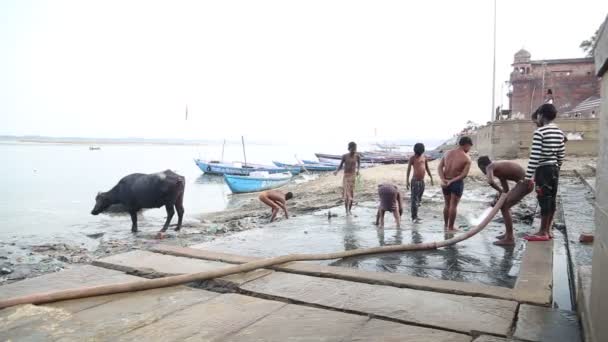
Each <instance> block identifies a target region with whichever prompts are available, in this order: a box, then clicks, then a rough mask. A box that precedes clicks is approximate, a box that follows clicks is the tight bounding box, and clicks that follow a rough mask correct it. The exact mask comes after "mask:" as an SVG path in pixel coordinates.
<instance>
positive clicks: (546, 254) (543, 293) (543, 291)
mask: <svg viewBox="0 0 608 342" xmlns="http://www.w3.org/2000/svg"><path fill="white" fill-rule="evenodd" d="M552 289H553V240H551V241H543V242H528V243H527V244H526V252H525V253H524V256H523V258H522V261H521V268H520V270H519V276H518V277H517V282H516V283H515V288H514V289H513V292H514V296H515V299H516V300H517V301H519V302H523V303H530V304H538V305H550V304H551V302H552V294H553V290H552Z"/></svg>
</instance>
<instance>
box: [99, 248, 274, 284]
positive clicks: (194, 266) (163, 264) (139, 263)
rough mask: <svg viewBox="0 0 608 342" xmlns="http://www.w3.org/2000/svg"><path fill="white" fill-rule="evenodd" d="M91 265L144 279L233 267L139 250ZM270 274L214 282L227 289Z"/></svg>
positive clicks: (263, 272)
mask: <svg viewBox="0 0 608 342" xmlns="http://www.w3.org/2000/svg"><path fill="white" fill-rule="evenodd" d="M93 264H94V265H96V266H100V267H106V268H109V269H114V270H119V271H123V272H127V273H134V274H137V275H140V276H146V277H164V276H169V275H177V274H185V273H198V272H205V271H211V270H217V269H221V268H226V267H230V266H234V265H231V264H227V263H223V262H217V261H209V260H199V259H192V258H183V257H177V256H171V255H164V254H160V253H153V252H148V251H141V250H137V251H131V252H127V253H122V254H116V255H112V256H109V257H106V258H103V259H99V260H96V261H94V262H93ZM270 273H272V271H271V270H266V269H259V270H254V271H251V272H247V273H238V274H233V275H229V276H226V277H222V278H219V279H216V281H217V282H219V283H221V284H222V285H225V286H227V287H232V286H238V285H241V284H244V283H246V282H248V281H251V280H254V279H257V278H259V277H263V276H265V275H268V274H270Z"/></svg>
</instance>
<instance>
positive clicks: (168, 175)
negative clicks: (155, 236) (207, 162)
mask: <svg viewBox="0 0 608 342" xmlns="http://www.w3.org/2000/svg"><path fill="white" fill-rule="evenodd" d="M185 187H186V179H185V178H184V177H183V176H180V175H178V174H177V173H175V172H173V171H171V170H166V171H163V172H158V173H152V174H143V173H133V174H130V175H128V176H125V177H124V178H123V179H121V180H120V182H118V184H116V186H114V187H113V188H112V189H111V190H110V191H108V192H100V193H98V194H97V197H96V198H95V207H94V208H93V211H91V214H93V215H98V214H99V213H101V212H103V211H104V210H106V209H108V207H109V206H111V205H113V204H121V205H123V206H124V207H126V209H127V211H128V212H129V214H130V215H131V221H132V222H133V225H132V226H131V231H132V232H133V233H135V232H137V212H138V211H140V210H141V209H146V208H160V207H162V206H163V205H164V206H165V208H167V221H165V225H164V226H163V228H162V229H161V230H160V231H161V232H164V231H166V230H167V228H168V227H169V223H171V219H172V218H173V214H174V213H175V210H177V218H178V221H177V227H176V228H175V230H176V231H177V230H180V229H181V227H182V218H183V217H184V189H185ZM173 207H175V210H174V209H173ZM159 234H160V233H159Z"/></svg>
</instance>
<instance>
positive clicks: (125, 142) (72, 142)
mask: <svg viewBox="0 0 608 342" xmlns="http://www.w3.org/2000/svg"><path fill="white" fill-rule="evenodd" d="M3 142H8V143H11V142H12V143H29V144H57V145H88V146H91V145H95V146H98V145H165V146H204V145H212V144H217V143H210V142H179V141H167V142H163V141H137V140H116V141H107V140H45V139H15V140H3Z"/></svg>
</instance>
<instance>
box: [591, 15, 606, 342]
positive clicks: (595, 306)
mask: <svg viewBox="0 0 608 342" xmlns="http://www.w3.org/2000/svg"><path fill="white" fill-rule="evenodd" d="M595 66H596V68H597V72H598V76H600V77H602V80H601V88H602V90H601V96H602V108H601V117H600V139H599V146H600V151H599V154H598V161H597V179H596V183H595V184H596V194H595V201H596V207H595V208H596V209H595V242H594V246H593V248H594V249H593V266H592V280H591V297H590V301H589V302H590V305H589V306H590V308H589V309H590V313H591V315H590V320H589V321H590V322H588V323H589V327H590V329H589V330H590V331H588V332H587V335H588V337H590V338H591V340H592V341H596V342H600V341H608V324H606V323H607V322H608V72H607V70H606V69H608V19H607V20H606V21H605V22H604V26H603V29H602V30H601V32H600V34H599V37H598V42H597V45H596V50H595Z"/></svg>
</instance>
